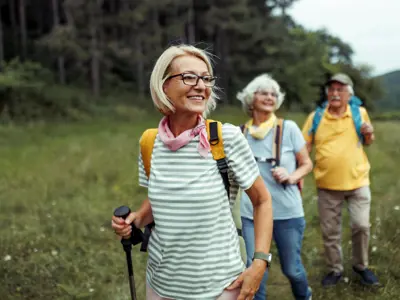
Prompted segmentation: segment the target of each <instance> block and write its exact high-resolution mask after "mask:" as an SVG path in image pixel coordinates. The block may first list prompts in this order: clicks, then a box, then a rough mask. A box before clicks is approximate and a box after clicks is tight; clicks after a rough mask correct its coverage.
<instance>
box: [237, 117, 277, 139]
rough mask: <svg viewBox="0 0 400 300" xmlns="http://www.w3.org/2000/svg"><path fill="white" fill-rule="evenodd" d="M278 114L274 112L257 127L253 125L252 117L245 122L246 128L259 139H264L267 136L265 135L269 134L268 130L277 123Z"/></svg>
mask: <svg viewBox="0 0 400 300" xmlns="http://www.w3.org/2000/svg"><path fill="white" fill-rule="evenodd" d="M276 120H277V118H276V116H275V114H272V115H271V117H270V118H269V119H268V120H267V121H265V122H263V123H261V124H260V126H258V127H257V128H254V127H253V119H250V120H249V121H248V122H247V123H246V124H245V128H246V129H247V131H248V132H249V133H250V135H251V136H252V137H253V138H255V139H258V140H262V139H264V138H265V136H266V135H267V134H268V132H269V131H270V130H271V129H272V128H274V126H275V124H276Z"/></svg>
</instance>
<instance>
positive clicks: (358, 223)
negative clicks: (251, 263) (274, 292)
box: [302, 73, 378, 287]
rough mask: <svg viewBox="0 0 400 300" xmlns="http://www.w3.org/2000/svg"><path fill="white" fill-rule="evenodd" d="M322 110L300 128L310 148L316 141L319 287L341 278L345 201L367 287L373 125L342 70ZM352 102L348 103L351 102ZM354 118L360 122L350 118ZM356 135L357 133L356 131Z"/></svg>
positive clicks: (371, 280)
mask: <svg viewBox="0 0 400 300" xmlns="http://www.w3.org/2000/svg"><path fill="white" fill-rule="evenodd" d="M326 95H327V102H326V104H325V105H326V106H325V108H323V109H321V108H319V109H317V110H316V111H314V112H312V113H311V114H310V115H309V116H308V118H307V121H306V123H305V124H304V127H303V130H302V131H303V136H304V138H305V140H306V142H307V147H308V150H309V151H310V152H311V150H312V146H313V145H315V150H316V152H315V168H314V177H315V180H316V185H317V192H318V212H319V218H320V226H321V232H322V237H323V242H324V248H325V257H326V262H327V266H328V268H329V273H328V274H327V275H326V276H325V277H324V278H323V280H322V285H323V286H324V287H327V286H333V285H336V284H337V283H338V282H339V281H340V280H341V278H342V276H343V263H342V249H341V245H340V243H341V224H342V220H341V211H342V206H343V202H345V201H346V202H347V206H348V211H349V215H350V220H351V231H352V248H353V261H352V264H353V270H354V271H355V272H356V273H357V274H359V275H360V277H361V282H362V283H363V284H366V285H376V284H378V279H377V277H376V276H375V275H374V273H373V272H372V271H371V270H370V269H368V244H369V226H370V225H369V214H370V205H371V192H370V188H369V184H370V180H369V171H370V164H369V161H368V158H367V155H366V153H365V151H364V149H363V145H370V144H372V143H373V141H374V139H375V138H374V129H373V127H372V125H371V122H370V119H369V116H368V113H367V111H366V109H365V108H364V107H360V106H358V105H357V106H353V104H352V103H353V100H354V101H359V99H358V98H356V97H355V96H354V91H353V82H352V81H351V79H350V78H349V77H348V76H347V75H346V74H342V73H339V74H336V75H334V76H332V77H331V78H330V80H329V81H328V82H327V83H326ZM350 104H351V105H350ZM357 118H358V120H359V125H358V126H357V122H356V121H355V120H356V119H357ZM357 133H358V134H357Z"/></svg>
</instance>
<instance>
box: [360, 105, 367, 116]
mask: <svg viewBox="0 0 400 300" xmlns="http://www.w3.org/2000/svg"><path fill="white" fill-rule="evenodd" d="M360 113H361V114H362V115H368V112H367V109H366V108H365V107H364V106H360Z"/></svg>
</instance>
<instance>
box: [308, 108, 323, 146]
mask: <svg viewBox="0 0 400 300" xmlns="http://www.w3.org/2000/svg"><path fill="white" fill-rule="evenodd" d="M324 112H325V106H322V107H321V106H318V107H317V108H316V109H315V112H314V116H313V120H312V125H311V128H310V130H309V131H308V135H312V143H314V138H315V133H316V132H317V129H318V126H319V123H321V119H322V117H323V115H324Z"/></svg>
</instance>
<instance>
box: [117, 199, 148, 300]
mask: <svg viewBox="0 0 400 300" xmlns="http://www.w3.org/2000/svg"><path fill="white" fill-rule="evenodd" d="M130 213H131V210H130V209H129V207H127V206H120V207H118V208H117V209H115V211H114V216H116V217H119V218H123V219H125V218H126V217H128V216H129V214H130ZM131 226H132V233H131V237H130V238H128V239H124V238H123V239H121V244H122V246H123V248H124V251H125V254H126V263H127V265H128V275H129V289H130V292H131V299H132V300H137V298H136V288H135V277H134V274H133V266H132V253H131V250H132V245H134V246H135V245H137V244H140V243H141V242H142V241H143V233H142V231H141V230H140V229H138V228H136V226H135V225H134V224H131Z"/></svg>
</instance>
